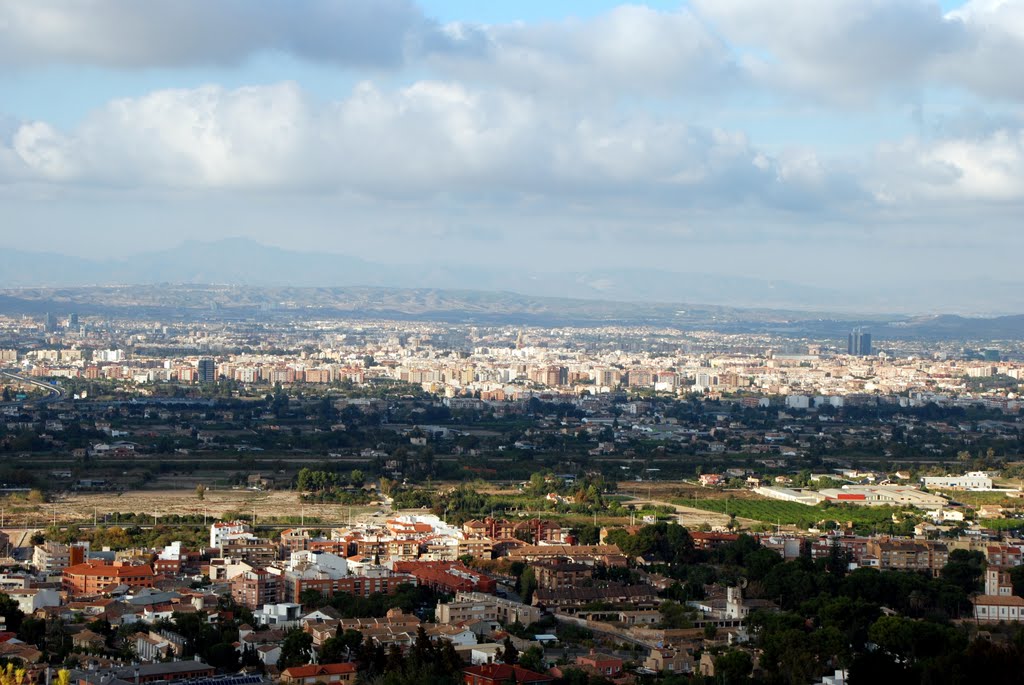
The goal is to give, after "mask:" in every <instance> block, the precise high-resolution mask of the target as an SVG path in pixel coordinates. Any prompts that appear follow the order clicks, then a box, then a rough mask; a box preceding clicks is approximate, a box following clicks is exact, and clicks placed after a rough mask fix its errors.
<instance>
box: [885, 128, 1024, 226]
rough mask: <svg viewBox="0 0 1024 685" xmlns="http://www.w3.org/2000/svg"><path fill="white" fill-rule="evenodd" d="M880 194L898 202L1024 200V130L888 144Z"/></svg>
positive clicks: (954, 203)
mask: <svg viewBox="0 0 1024 685" xmlns="http://www.w3.org/2000/svg"><path fill="white" fill-rule="evenodd" d="M876 171H877V176H876V179H877V181H875V186H876V187H875V194H876V197H878V199H879V200H880V201H881V202H882V203H884V204H886V205H892V206H899V205H902V206H905V207H916V208H919V209H922V210H924V208H927V209H928V210H934V209H935V207H936V206H944V207H945V206H984V205H993V204H997V205H998V204H1001V203H1020V202H1022V201H1024V129H1022V128H1019V127H1018V128H1002V129H998V130H994V131H991V132H989V133H987V134H984V135H981V136H976V137H970V138H968V137H956V138H953V137H947V138H938V139H934V140H918V139H914V140H908V141H904V142H901V143H898V144H888V145H882V146H880V148H879V151H878V155H877V160H876Z"/></svg>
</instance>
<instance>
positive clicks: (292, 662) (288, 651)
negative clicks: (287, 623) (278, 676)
mask: <svg viewBox="0 0 1024 685" xmlns="http://www.w3.org/2000/svg"><path fill="white" fill-rule="evenodd" d="M312 659H313V636H312V635H310V634H309V633H306V632H303V631H302V630H301V629H300V628H295V629H294V630H290V631H288V634H287V635H285V637H284V642H283V643H282V644H281V656H280V657H278V659H277V665H278V667H279V668H280V669H282V670H283V669H286V668H290V667H292V666H304V665H306V664H308V663H309V662H310V661H311V660H312Z"/></svg>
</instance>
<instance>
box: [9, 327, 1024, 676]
mask: <svg viewBox="0 0 1024 685" xmlns="http://www.w3.org/2000/svg"><path fill="white" fill-rule="evenodd" d="M0 358H2V360H3V366H4V374H5V375H4V378H3V381H2V385H3V400H4V402H3V404H2V405H0V411H2V416H3V423H2V424H0V453H2V455H3V464H2V467H0V468H2V474H3V480H4V483H5V485H4V487H5V488H6V493H7V494H6V496H5V498H4V504H3V513H2V518H3V523H2V524H0V525H2V526H6V527H5V528H4V531H5V532H4V535H3V538H2V540H0V542H2V546H3V548H4V549H5V550H6V555H7V560H6V573H5V575H4V576H3V580H2V582H3V585H4V591H5V593H6V595H7V599H6V600H4V601H5V602H6V606H7V609H6V610H5V615H6V621H7V630H8V632H7V633H5V634H6V635H8V636H9V637H10V639H8V640H7V641H6V642H3V643H0V657H2V658H5V659H8V660H10V661H11V662H12V663H15V664H16V665H18V666H17V667H19V668H24V669H25V672H26V674H27V675H26V676H24V677H29V678H35V677H44V675H45V674H46V673H49V672H50V671H49V670H47V669H52V670H53V674H52V677H56V676H57V675H58V671H60V672H61V673H64V675H62V676H61V677H63V678H69V679H71V680H74V679H75V678H78V679H79V680H86V681H90V682H92V681H91V680H90V679H91V678H101V679H103V682H107V681H109V680H112V679H113V680H116V679H120V680H125V681H127V682H129V683H130V682H131V681H132V679H133V678H138V680H139V682H142V680H143V679H146V682H155V681H161V680H164V681H180V680H195V679H200V680H201V679H204V678H206V679H210V678H213V679H214V680H217V681H218V682H219V681H221V680H223V679H224V677H225V676H223V675H217V674H218V673H220V674H223V673H235V674H238V675H234V676H232V678H234V679H235V680H237V681H238V682H245V683H258V682H261V680H262V679H266V678H271V679H279V680H281V681H282V682H285V683H292V682H302V683H314V682H324V683H333V682H354V681H356V680H367V679H370V680H372V679H374V678H382V679H383V680H384V681H386V682H421V681H423V680H422V679H423V678H430V679H437V678H442V679H444V678H458V679H459V680H463V681H464V682H467V683H469V682H473V683H482V682H505V681H511V680H515V681H516V682H520V683H546V682H555V681H558V682H573V683H576V682H592V683H601V682H606V681H608V682H676V681H685V680H688V679H693V678H697V679H700V678H708V679H711V680H716V681H717V682H723V681H724V682H737V681H738V680H737V679H746V678H749V677H753V678H755V679H758V680H761V681H764V682H821V683H836V682H845V679H846V678H847V677H849V678H850V679H851V680H855V679H857V678H859V677H865V674H873V675H872V676H871V677H883V678H886V679H887V680H888V679H891V678H897V677H901V678H913V679H926V678H933V677H938V676H937V675H935V674H938V673H942V672H946V671H948V669H950V668H956V669H961V668H970V667H971V664H972V663H974V661H972V660H983V661H984V663H985V666H984V667H985V668H988V669H991V668H997V667H998V668H1005V669H1007V670H1006V673H1011V672H1013V671H1012V669H1013V668H1015V666H1013V664H1015V663H1016V661H1015V660H1016V659H1019V658H1020V656H1019V654H1018V652H1017V651H1016V650H1017V649H1018V648H1017V647H1016V646H1015V645H1016V644H1017V642H1016V640H1017V637H1016V636H1017V635H1020V633H1019V632H1018V631H1019V628H1018V627H1017V626H1018V624H1019V623H1021V622H1024V565H1022V561H1024V559H1022V554H1024V553H1022V549H1024V548H1022V547H1021V546H1020V544H1019V543H1018V542H1017V541H1016V539H1015V538H1014V535H1015V534H1016V532H1017V531H1018V530H1019V529H1024V499H1022V491H1021V490H1020V483H1021V479H1024V463H1021V462H1020V461H1019V460H1020V457H1019V455H1020V453H1021V449H1022V446H1024V443H1022V435H1021V424H1020V421H1019V418H1020V399H1019V392H1020V387H1021V379H1020V373H1021V372H1022V369H1024V360H1022V358H1021V354H1020V349H1019V347H1018V346H1017V345H1016V344H1014V343H1007V342H1006V341H1000V340H979V341H972V342H969V343H966V344H965V343H964V342H949V343H942V342H938V343H937V342H935V341H920V340H915V339H900V338H896V337H894V338H882V337H880V336H879V335H878V334H874V335H872V332H871V331H870V330H868V329H866V328H864V327H856V328H850V329H849V330H848V331H847V332H846V335H845V336H837V337H834V338H820V339H814V338H807V337H787V336H781V335H770V334H736V333H723V332H719V331H716V330H714V327H713V326H712V327H709V328H708V329H706V330H679V329H671V328H646V327H629V326H614V327H608V326H605V327H588V328H569V327H566V328H558V329H549V328H541V327H537V326H515V325H486V326H485V325H467V324H454V323H436V322H435V323H429V322H407V321H389V320H383V319H377V320H365V321H364V320H352V319H339V320H326V319H324V320H320V319H315V318H313V319H308V320H303V319H289V320H285V321H281V320H273V319H271V318H267V317H260V316H256V317H254V318H249V319H245V320H234V319H225V318H223V317H217V316H216V315H212V316H210V315H204V317H203V318H201V319H199V320H190V319H188V318H186V319H178V320H174V321H173V322H169V323H167V322H163V321H159V320H146V319H141V320H131V319H119V320H110V319H104V318H100V317H95V316H84V317H82V316H78V315H77V314H75V313H70V314H68V315H64V316H60V317H58V316H55V315H52V314H43V315H40V316H32V315H20V316H8V317H6V318H4V319H3V320H2V321H0ZM787 626H788V627H787ZM921 645H927V647H922V646H921ZM981 645H984V647H982V646H981ZM901 650H903V651H901ZM928 650H931V651H928ZM993 660H996V661H995V662H993ZM999 660H1001V661H999ZM993 663H996V664H998V663H1004V664H1005V666H993ZM60 669H64V670H63V671H61V670H60ZM18 672H20V671H18ZM46 677H51V676H46ZM239 679H242V680H239Z"/></svg>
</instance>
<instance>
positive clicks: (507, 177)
mask: <svg viewBox="0 0 1024 685" xmlns="http://www.w3.org/2000/svg"><path fill="white" fill-rule="evenodd" d="M11 148H12V150H13V152H14V153H15V154H16V155H17V159H18V161H19V163H20V165H21V168H20V169H19V170H18V172H17V173H12V172H10V171H9V172H8V176H9V177H11V176H13V177H14V178H23V177H25V176H30V177H34V178H36V179H40V180H46V181H50V182H57V183H71V182H73V183H102V184H111V185H121V186H157V187H179V188H195V189H200V190H203V189H218V188H237V189H252V188H256V189H279V190H318V191H324V192H333V193H339V192H341V193H361V194H367V195H372V196H379V197H392V198H394V197H401V196H403V195H420V196H431V195H433V196H436V195H442V194H445V195H458V196H472V195H480V196H482V197H488V196H497V195H503V196H506V197H507V196H509V195H520V196H524V197H543V198H548V199H549V200H553V199H557V198H559V197H562V196H563V195H567V196H573V197H577V198H588V199H590V200H596V199H599V198H604V197H606V196H607V197H613V198H614V197H628V198H634V199H637V198H643V199H644V200H645V201H651V202H657V203H662V204H668V205H677V206H687V205H700V204H720V203H723V202H735V201H747V200H751V201H762V202H767V203H769V204H770V203H773V202H775V201H776V200H778V199H779V198H784V197H785V196H786V194H787V193H790V192H794V191H795V190H797V189H800V190H801V191H802V192H804V191H806V192H808V193H809V194H811V195H814V194H815V189H816V188H817V189H821V188H826V187H827V185H828V184H827V183H820V182H817V181H816V182H814V183H810V184H808V183H807V182H806V180H807V178H809V176H808V174H807V173H804V172H800V173H795V172H794V171H793V169H795V168H796V167H794V166H793V163H792V162H787V163H786V164H784V165H782V164H780V163H779V162H778V161H777V160H775V159H773V158H772V157H771V156H769V155H767V154H765V153H764V152H763V151H760V150H758V149H757V148H756V147H755V146H754V145H753V144H752V143H751V142H750V141H748V140H747V138H746V136H745V135H743V134H741V133H737V132H730V131H725V130H721V129H716V128H705V127H701V126H692V125H688V124H686V123H685V122H682V121H679V120H678V119H677V118H674V117H669V116H666V117H655V116H652V115H649V114H634V115H631V116H623V115H618V114H614V113H612V114H588V115H581V114H578V113H576V112H574V110H573V109H571V108H564V107H557V106H552V105H550V104H547V103H545V102H544V101H543V100H542V99H538V98H535V97H531V96H527V95H524V94H521V93H515V92H512V91H507V90H483V89H470V88H467V87H466V86H463V85H460V84H456V83H451V82H438V81H419V82H416V83H414V84H412V85H409V86H407V87H404V88H399V89H396V90H394V91H382V90H380V89H379V88H378V87H376V86H374V85H373V84H371V83H369V82H364V83H361V84H359V85H358V86H357V87H356V88H355V89H354V90H353V91H352V92H351V93H350V94H349V95H348V97H346V98H344V99H342V100H340V101H338V102H333V103H326V104H324V103H318V102H316V101H314V100H312V99H310V98H309V97H307V96H306V95H305V94H304V93H303V91H302V90H301V89H300V88H299V87H298V86H297V85H296V84H294V83H282V84H277V85H272V86H253V87H246V88H239V89H235V90H227V89H224V88H221V87H218V86H206V87H202V88H197V89H181V90H162V91H156V92H153V93H151V94H148V95H146V96H143V97H139V98H130V99H121V100H115V101H113V102H111V103H109V104H108V105H107V106H105V107H103V108H102V109H100V110H98V111H96V112H94V113H92V114H91V115H90V116H88V117H87V118H86V119H85V121H84V122H83V123H82V124H81V125H79V126H78V127H76V128H74V129H73V130H70V131H68V132H60V131H57V130H56V129H54V128H53V127H52V126H50V125H48V124H46V123H44V122H32V123H27V124H24V125H22V126H21V127H19V128H18V129H17V130H16V131H15V133H14V135H13V137H12V144H11ZM814 174H817V175H819V176H822V177H827V176H828V174H829V171H828V170H826V169H824V168H821V167H820V166H819V167H816V168H815V170H814ZM809 201H810V202H813V199H811V200H809ZM786 203H788V201H786Z"/></svg>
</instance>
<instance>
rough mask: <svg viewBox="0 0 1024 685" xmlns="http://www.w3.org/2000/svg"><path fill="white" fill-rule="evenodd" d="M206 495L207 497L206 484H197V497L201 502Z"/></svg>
mask: <svg viewBox="0 0 1024 685" xmlns="http://www.w3.org/2000/svg"><path fill="white" fill-rule="evenodd" d="M205 497H206V486H205V485H203V484H202V483H200V484H199V485H197V486H196V498H197V499H198V500H199V501H200V502H202V501H203V499H204V498H205Z"/></svg>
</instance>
